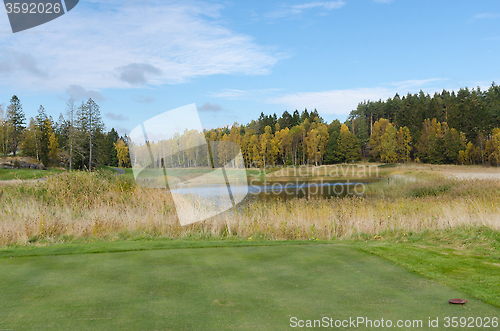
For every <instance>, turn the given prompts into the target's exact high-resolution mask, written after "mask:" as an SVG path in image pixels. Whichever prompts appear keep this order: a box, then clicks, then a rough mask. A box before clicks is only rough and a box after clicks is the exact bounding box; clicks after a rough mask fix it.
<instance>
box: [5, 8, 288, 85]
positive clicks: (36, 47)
mask: <svg viewBox="0 0 500 331" xmlns="http://www.w3.org/2000/svg"><path fill="white" fill-rule="evenodd" d="M152 3H153V4H154V5H152ZM220 10H221V6H220V5H212V4H204V3H199V2H196V3H194V4H185V3H182V2H181V3H179V4H172V3H168V4H166V3H165V2H162V1H148V2H143V1H113V0H111V1H100V0H99V1H96V0H93V1H90V3H87V4H84V3H82V2H80V4H79V5H78V6H77V7H75V9H74V10H72V11H71V12H69V13H68V14H66V15H64V16H62V17H60V18H58V19H56V20H54V21H52V22H49V23H47V24H44V25H42V26H40V27H36V28H34V29H32V30H28V31H26V33H24V32H21V33H16V34H5V35H2V34H0V71H1V70H2V65H3V68H4V69H5V68H7V69H8V70H7V69H5V70H3V73H2V75H0V85H8V86H13V87H19V88H24V89H29V90H50V91H54V90H55V91H59V90H64V89H66V88H67V87H68V86H70V85H78V86H82V87H84V88H86V89H103V88H129V87H131V86H137V85H141V84H151V85H155V84H177V83H182V82H185V81H187V80H189V79H191V78H194V77H200V76H209V75H216V74H244V75H262V74H267V73H268V72H269V69H270V68H271V67H272V66H273V65H274V64H275V63H276V62H277V60H278V57H279V55H277V54H274V53H273V50H272V49H270V48H266V47H263V46H260V45H257V44H256V43H255V42H254V41H253V39H252V38H251V37H250V36H248V35H244V34H238V33H235V32H233V31H231V30H230V29H228V28H227V27H225V26H224V25H223V23H221V20H220ZM3 28H5V24H4V25H1V24H0V29H3ZM47 30H49V31H47ZM44 31H45V33H44ZM35 32H36V33H35ZM13 54H14V55H15V54H18V55H22V56H21V57H14V55H13ZM16 58H18V59H19V60H17V59H16ZM9 64H12V65H9Z"/></svg>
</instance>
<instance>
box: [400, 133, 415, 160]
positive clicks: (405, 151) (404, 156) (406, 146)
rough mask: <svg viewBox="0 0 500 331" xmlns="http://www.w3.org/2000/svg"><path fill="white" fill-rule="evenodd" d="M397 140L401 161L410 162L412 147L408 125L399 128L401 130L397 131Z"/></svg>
mask: <svg viewBox="0 0 500 331" xmlns="http://www.w3.org/2000/svg"><path fill="white" fill-rule="evenodd" d="M397 141H398V143H397V144H398V147H397V153H398V158H399V161H403V162H409V161H410V153H411V150H412V147H411V135H410V130H409V129H408V128H407V127H406V126H405V127H403V128H399V131H398V133H397Z"/></svg>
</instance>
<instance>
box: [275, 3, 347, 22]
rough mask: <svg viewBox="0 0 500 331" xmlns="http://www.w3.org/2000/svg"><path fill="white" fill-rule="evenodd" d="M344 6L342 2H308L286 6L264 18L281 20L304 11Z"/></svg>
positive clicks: (325, 9)
mask: <svg viewBox="0 0 500 331" xmlns="http://www.w3.org/2000/svg"><path fill="white" fill-rule="evenodd" d="M344 5H345V2H344V1H342V0H338V1H324V2H308V3H304V4H300V5H286V6H282V8H280V9H277V10H275V11H273V12H271V13H268V14H267V15H266V17H268V18H283V17H290V16H297V15H300V14H302V13H303V12H304V11H305V10H309V9H320V10H323V11H327V10H333V9H339V8H341V7H343V6H344Z"/></svg>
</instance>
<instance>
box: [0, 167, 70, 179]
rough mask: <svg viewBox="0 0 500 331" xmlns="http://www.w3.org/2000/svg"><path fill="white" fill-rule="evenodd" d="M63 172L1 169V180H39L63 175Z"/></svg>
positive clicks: (54, 170)
mask: <svg viewBox="0 0 500 331" xmlns="http://www.w3.org/2000/svg"><path fill="white" fill-rule="evenodd" d="M61 172H62V170H56V169H50V170H39V169H36V170H34V169H0V180H12V179H37V178H43V177H48V176H52V175H55V174H58V173H61Z"/></svg>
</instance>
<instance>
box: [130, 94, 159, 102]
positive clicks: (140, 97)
mask: <svg viewBox="0 0 500 331" xmlns="http://www.w3.org/2000/svg"><path fill="white" fill-rule="evenodd" d="M132 99H133V100H134V102H137V103H150V102H153V101H155V98H154V97H152V96H150V95H134V96H133V97H132Z"/></svg>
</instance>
